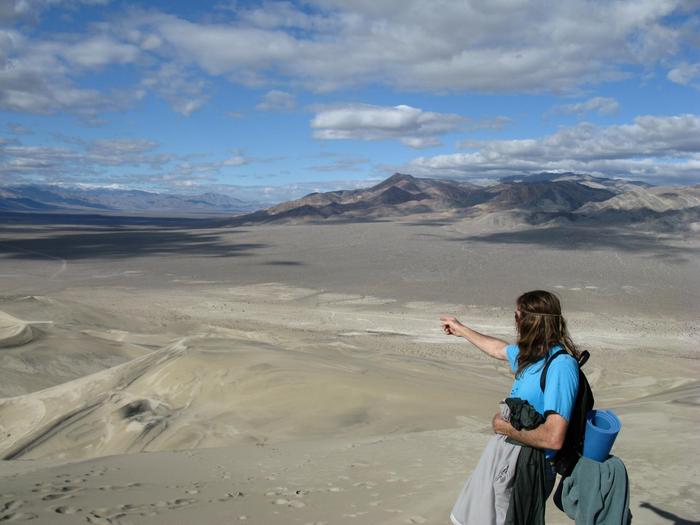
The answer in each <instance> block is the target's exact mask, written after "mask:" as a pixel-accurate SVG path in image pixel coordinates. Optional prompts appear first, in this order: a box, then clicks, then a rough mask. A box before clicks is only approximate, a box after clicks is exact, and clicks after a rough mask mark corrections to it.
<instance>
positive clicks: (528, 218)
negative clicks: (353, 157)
mask: <svg viewBox="0 0 700 525" xmlns="http://www.w3.org/2000/svg"><path fill="white" fill-rule="evenodd" d="M698 210H700V187H699V186H693V187H688V188H661V187H653V186H650V185H648V184H646V183H642V182H635V181H624V180H618V179H606V178H602V177H592V176H590V175H579V174H575V173H556V174H554V173H539V174H536V175H533V176H531V177H518V178H514V177H510V178H505V179H501V181H500V183H498V184H496V185H493V186H488V187H482V186H476V185H474V184H471V183H468V182H461V181H455V180H439V179H429V178H417V177H413V176H411V175H407V174H402V173H396V174H394V175H392V176H391V177H389V178H388V179H386V180H384V181H382V182H380V183H379V184H376V185H374V186H371V187H369V188H361V189H354V190H340V191H332V192H327V193H311V194H309V195H306V196H305V197H302V198H301V199H296V200H292V201H288V202H285V203H282V204H278V205H276V206H273V207H271V208H267V209H265V210H259V211H256V212H254V213H250V214H244V215H241V216H238V217H236V218H234V219H231V220H229V221H227V222H226V223H227V224H230V225H236V224H244V223H260V222H306V221H317V220H324V221H327V220H331V221H332V220H373V219H381V218H387V217H402V216H411V215H416V214H439V215H440V216H442V217H445V216H448V217H454V218H459V217H470V218H472V219H479V218H481V217H488V218H489V219H488V220H489V221H491V223H493V224H502V225H504V226H505V225H508V226H509V227H512V226H514V225H516V226H517V224H521V225H525V224H528V225H538V224H546V223H578V224H581V225H604V224H616V225H631V224H634V225H635V226H638V227H649V228H652V229H664V230H684V229H693V228H695V226H693V224H694V223H696V222H698V221H700V216H699V215H698ZM514 221H515V222H514ZM487 222H488V221H487Z"/></svg>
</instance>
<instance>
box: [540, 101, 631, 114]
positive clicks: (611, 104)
mask: <svg viewBox="0 0 700 525" xmlns="http://www.w3.org/2000/svg"><path fill="white" fill-rule="evenodd" d="M619 110H620V103H619V102H618V101H617V100H615V99H614V98H611V97H593V98H589V99H588V100H585V101H583V102H577V103H575V104H563V105H560V106H555V107H554V108H553V109H552V111H551V113H553V114H561V115H583V114H584V113H597V114H598V115H612V114H614V113H617V112H618V111H619Z"/></svg>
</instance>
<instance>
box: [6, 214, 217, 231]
mask: <svg viewBox="0 0 700 525" xmlns="http://www.w3.org/2000/svg"><path fill="white" fill-rule="evenodd" d="M221 221H222V219H221V216H196V217H193V216H180V217H177V216H176V217H173V216H160V215H150V216H149V215H110V214H97V213H18V212H3V211H0V225H1V226H0V231H5V232H7V233H23V232H40V231H42V230H47V231H55V230H59V229H66V228H68V227H70V229H71V230H72V231H80V230H83V229H84V230H86V231H96V230H100V229H104V228H109V229H123V228H133V227H144V228H148V227H158V228H182V229H197V228H212V227H216V226H217V225H218V224H219V223H220V222H221Z"/></svg>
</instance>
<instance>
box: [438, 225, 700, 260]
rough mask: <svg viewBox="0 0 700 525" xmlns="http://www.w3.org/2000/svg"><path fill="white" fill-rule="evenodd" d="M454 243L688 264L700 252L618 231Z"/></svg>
mask: <svg viewBox="0 0 700 525" xmlns="http://www.w3.org/2000/svg"><path fill="white" fill-rule="evenodd" d="M448 240H450V241H453V242H475V243H489V244H522V245H530V246H542V247H546V248H553V249H558V250H580V251H586V250H588V251H594V250H620V251H624V252H631V253H639V254H645V255H649V256H652V257H656V258H659V259H662V260H664V261H665V262H671V263H681V262H686V261H687V260H688V258H690V257H696V256H697V255H698V254H699V253H700V249H698V248H695V247H691V246H679V245H677V244H671V243H669V242H668V239H665V238H663V237H659V236H658V235H654V234H651V233H643V232H630V231H621V230H618V229H615V228H572V227H550V228H535V229H531V230H520V231H512V232H497V233H490V234H485V235H472V236H468V237H457V238H455V237H453V238H450V239H448Z"/></svg>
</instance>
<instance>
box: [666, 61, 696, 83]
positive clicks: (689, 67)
mask: <svg viewBox="0 0 700 525" xmlns="http://www.w3.org/2000/svg"><path fill="white" fill-rule="evenodd" d="M697 77H700V62H698V63H696V64H688V63H687V62H684V63H683V64H679V65H678V66H676V67H675V68H673V69H672V70H671V71H669V72H668V79H669V80H670V81H671V82H675V83H676V84H681V85H682V86H687V85H688V84H690V83H691V82H692V81H693V80H694V79H695V78H697Z"/></svg>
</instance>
